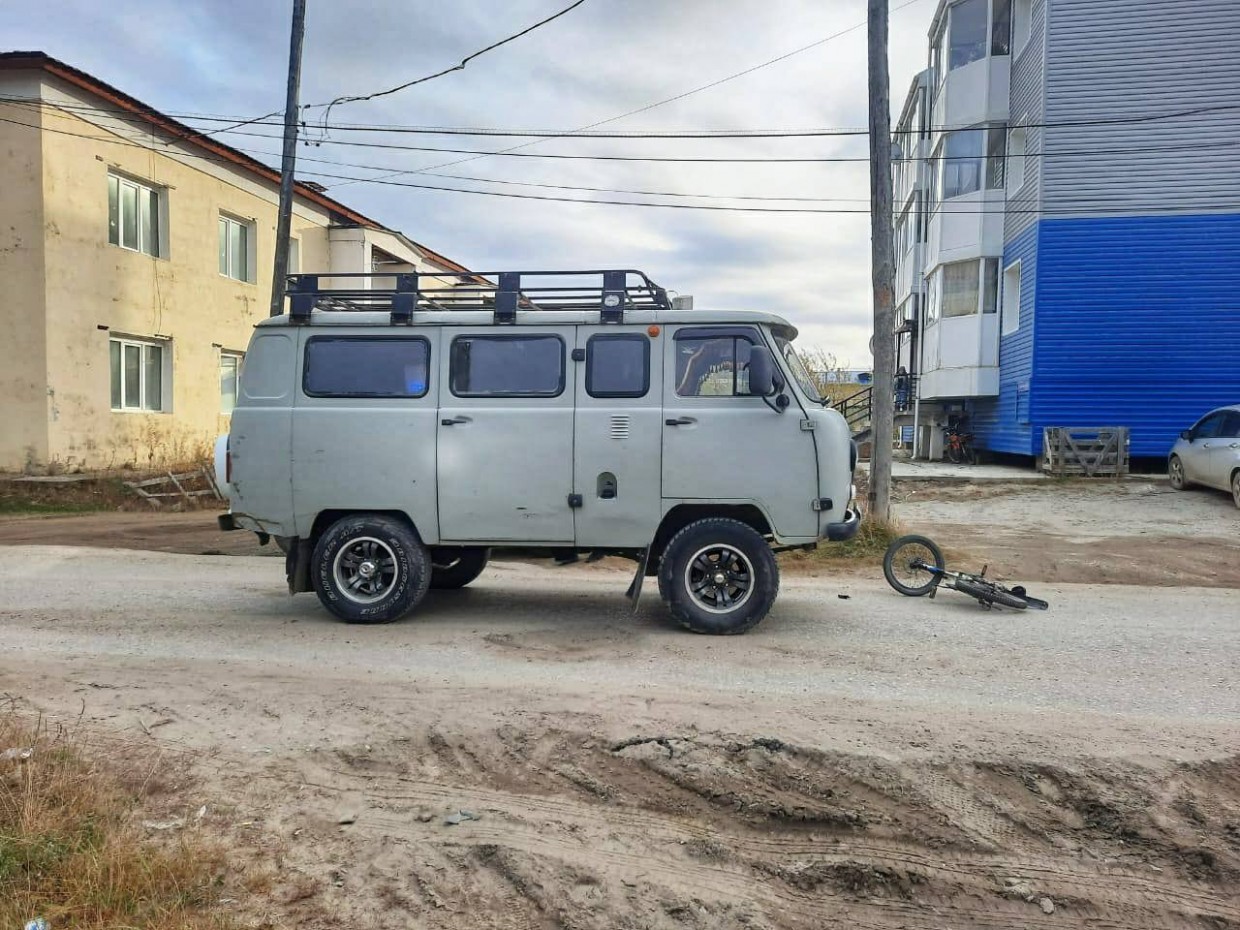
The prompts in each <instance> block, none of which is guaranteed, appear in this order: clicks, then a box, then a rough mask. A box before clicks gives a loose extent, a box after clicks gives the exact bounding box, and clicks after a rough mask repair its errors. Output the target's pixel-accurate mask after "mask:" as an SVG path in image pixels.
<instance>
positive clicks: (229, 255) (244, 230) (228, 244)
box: [220, 214, 254, 283]
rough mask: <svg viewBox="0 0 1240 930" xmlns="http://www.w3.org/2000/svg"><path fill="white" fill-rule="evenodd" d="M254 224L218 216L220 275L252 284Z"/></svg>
mask: <svg viewBox="0 0 1240 930" xmlns="http://www.w3.org/2000/svg"><path fill="white" fill-rule="evenodd" d="M253 246H254V224H253V223H247V222H246V221H244V220H238V219H234V218H233V217H231V216H224V215H223V214H221V215H220V274H222V275H224V276H225V277H227V278H233V279H234V280H237V281H248V282H250V283H253V281H254V276H253V274H252V271H253V268H252V265H253V258H252V255H253Z"/></svg>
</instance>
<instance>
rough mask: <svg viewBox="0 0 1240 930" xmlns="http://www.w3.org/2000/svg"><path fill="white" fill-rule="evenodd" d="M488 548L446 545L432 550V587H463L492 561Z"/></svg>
mask: <svg viewBox="0 0 1240 930" xmlns="http://www.w3.org/2000/svg"><path fill="white" fill-rule="evenodd" d="M490 558H491V553H490V551H489V550H487V549H464V548H458V547H455V546H444V547H442V548H435V549H432V550H431V587H432V588H434V589H436V590H439V591H451V590H455V589H456V588H463V587H465V585H467V584H469V583H470V582H471V581H473V580H474V579H475V578H477V577H478V576H479V575H481V574H482V572H483V569H485V568H486V567H487V562H488V561H490Z"/></svg>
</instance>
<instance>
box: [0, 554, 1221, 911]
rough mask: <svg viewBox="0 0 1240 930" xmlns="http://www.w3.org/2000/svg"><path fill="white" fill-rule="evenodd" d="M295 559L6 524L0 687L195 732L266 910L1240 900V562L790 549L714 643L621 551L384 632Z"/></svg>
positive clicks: (143, 726)
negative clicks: (352, 616) (923, 584)
mask: <svg viewBox="0 0 1240 930" xmlns="http://www.w3.org/2000/svg"><path fill="white" fill-rule="evenodd" d="M280 568H281V566H280V565H279V564H278V563H276V562H275V561H274V560H271V559H268V558H251V557H230V558H224V557H211V556H185V555H169V554H163V553H152V552H131V551H125V550H98V549H89V548H67V547H55V546H10V547H5V548H0V655H3V656H5V657H6V659H5V660H4V661H3V662H0V691H4V692H7V693H8V694H10V695H17V696H21V699H22V702H23V703H24V704H25V705H26V706H28V707H31V708H33V709H38V710H39V711H42V712H45V713H47V714H50V715H52V719H56V718H57V717H58V716H73V715H77V714H83V715H84V716H85V718H86V719H87V720H88V721H90V722H91V723H92V724H93V725H97V726H99V727H101V728H103V730H104V731H105V732H107V733H110V734H112V736H114V737H115V738H116V739H118V740H121V741H124V740H138V741H143V742H146V741H150V740H154V741H156V742H157V743H158V744H159V745H161V746H164V747H166V748H167V750H168V751H169V752H170V753H182V754H185V756H186V757H187V758H188V759H191V760H192V768H193V771H194V772H195V773H196V774H195V780H194V781H193V783H192V784H191V785H190V786H189V787H187V788H186V791H187V795H186V798H185V803H186V805H187V807H190V808H192V809H196V808H197V806H198V805H199V804H200V803H205V804H208V805H209V807H210V810H211V811H212V814H211V816H210V818H208V821H207V826H208V827H209V828H210V829H212V830H215V831H217V832H218V833H219V834H220V835H221V836H222V837H224V838H225V839H226V841H227V842H229V843H230V844H231V845H232V847H233V848H234V850H235V851H236V855H237V859H238V861H239V862H242V861H248V860H262V861H265V862H269V863H270V862H275V863H277V865H276V869H277V879H276V881H275V884H274V885H273V887H272V888H271V889H269V891H268V893H267V894H265V895H263V896H257V895H252V896H248V897H247V896H242V897H241V898H239V899H238V900H237V901H236V903H235V904H234V905H233V906H234V907H235V908H236V909H237V912H238V914H239V915H240V916H241V917H242V918H244V919H247V920H254V921H261V920H267V921H270V922H271V923H272V924H274V925H276V926H299V927H329V926H331V927H334V926H342V925H347V924H351V925H355V924H358V923H360V922H362V921H366V922H367V923H368V924H370V925H375V926H385V927H387V926H394V927H403V926H408V927H430V928H449V927H511V928H534V927H553V926H555V927H574V928H576V927H580V928H587V927H588V928H594V927H597V928H600V930H601V928H612V927H653V928H665V927H666V928H673V927H675V928H680V927H693V928H698V927H700V928H708V927H709V928H715V927H726V928H733V927H735V928H742V927H744V928H759V927H767V928H775V927H790V928H791V927H796V928H801V927H805V928H810V927H815V928H816V927H822V926H828V925H832V924H835V923H841V924H842V923H849V924H854V925H856V926H857V927H860V928H895V927H902V926H908V927H914V926H926V927H948V926H950V927H987V928H990V927H993V928H999V927H1004V928H1010V927H1013V926H1022V927H1042V926H1046V927H1050V926H1069V927H1085V926H1091V927H1094V926H1104V927H1159V928H1166V927H1205V926H1211V927H1224V926H1229V925H1231V924H1233V923H1237V922H1240V905H1238V904H1237V902H1236V899H1235V896H1234V889H1235V887H1237V882H1240V839H1238V837H1240V761H1238V759H1240V757H1238V755H1237V753H1238V751H1240V730H1237V727H1236V720H1238V719H1240V689H1237V688H1236V685H1235V674H1234V669H1235V667H1236V661H1237V658H1238V657H1240V624H1237V622H1236V617H1237V610H1236V601H1235V592H1234V591H1227V590H1222V589H1219V588H1180V589H1170V588H1153V589H1151V588H1132V587H1126V586H1122V585H1109V586H1093V585H1075V584H1049V585H1045V586H1039V588H1037V589H1036V590H1035V591H1034V593H1036V594H1039V595H1042V596H1045V597H1046V598H1047V599H1048V600H1049V601H1051V604H1052V608H1051V610H1050V611H1049V612H1046V613H1036V614H1021V613H1013V612H1005V611H989V612H988V611H983V610H981V609H980V608H978V606H977V605H976V604H975V603H973V602H972V601H969V600H967V599H965V598H963V597H961V596H958V595H955V594H952V593H943V594H941V595H940V596H939V597H938V598H936V599H934V600H929V599H920V600H910V599H906V598H902V597H900V596H898V595H896V594H895V593H894V592H892V591H891V590H890V589H888V588H886V586H885V585H884V584H883V583H882V582H881V581H874V580H871V579H870V578H867V577H861V576H857V575H839V576H837V577H828V578H816V579H814V578H803V577H802V578H787V579H785V584H784V587H783V591H782V593H781V597H780V600H779V602H778V604H777V605H776V608H775V610H774V612H773V613H772V615H771V616H770V617H769V618H767V620H766V621H764V623H763V624H762V625H761V626H759V627H758V628H757V629H756V630H755V631H754V632H753V633H751V634H749V635H747V636H744V637H737V638H706V637H695V636H692V635H690V634H687V633H683V632H680V631H679V630H677V629H675V628H674V627H673V626H672V625H671V623H670V622H669V621H668V620H667V619H666V617H665V614H664V612H663V609H662V605H660V604H659V602H658V599H657V596H655V595H653V593H652V588H651V589H648V590H647V599H646V600H645V601H644V602H643V605H642V608H641V609H640V611H639V612H638V613H637V614H636V616H634V615H633V614H632V613H631V612H630V611H629V610H628V608H627V605H626V602H625V601H624V600H623V598H622V596H621V595H622V592H623V590H624V587H625V585H626V584H627V575H626V574H625V573H623V572H621V571H618V570H615V569H613V568H611V567H609V566H607V565H591V566H584V565H582V566H575V567H572V568H567V569H551V568H543V567H539V566H530V565H517V564H511V565H505V564H499V565H496V566H494V567H493V568H492V569H489V570H488V571H487V572H486V573H485V574H484V575H483V577H482V578H481V579H480V580H479V581H478V582H477V583H476V586H474V587H472V588H470V589H467V590H465V591H461V592H444V593H439V594H436V595H435V596H433V597H432V598H431V599H429V600H428V602H427V603H426V604H425V605H424V609H422V610H421V611H420V612H419V613H418V614H417V615H416V616H414V617H410V618H409V619H407V620H406V621H403V622H400V623H397V624H394V625H390V626H379V627H352V626H345V625H341V624H338V623H336V622H334V621H333V620H332V619H331V618H330V617H328V615H327V614H325V613H324V612H323V611H322V610H321V609H320V608H319V606H318V604H317V601H316V600H315V599H314V597H313V596H311V595H301V596H298V597H296V598H289V597H288V596H287V594H286V593H285V592H284V589H283V577H282V574H281V571H280ZM461 810H467V811H469V812H470V813H471V814H476V815H478V817H479V818H480V819H478V820H473V819H468V818H464V822H461V823H457V824H450V823H449V820H448V817H449V815H450V814H452V813H454V812H458V811H461ZM456 819H458V820H461V819H463V818H460V817H458V818H456Z"/></svg>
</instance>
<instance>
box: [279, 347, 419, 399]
mask: <svg viewBox="0 0 1240 930" xmlns="http://www.w3.org/2000/svg"><path fill="white" fill-rule="evenodd" d="M430 354H431V350H430V343H429V342H427V341H426V340H425V339H420V338H416V337H398V338H397V337H386V338H382V339H376V338H373V337H371V336H311V337H310V339H309V340H307V342H306V365H305V370H304V371H303V373H302V389H303V390H304V391H305V392H306V394H308V395H309V396H311V397H422V396H424V395H425V394H426V392H427V390H428V388H429V383H428V379H427V372H428V368H429V363H430Z"/></svg>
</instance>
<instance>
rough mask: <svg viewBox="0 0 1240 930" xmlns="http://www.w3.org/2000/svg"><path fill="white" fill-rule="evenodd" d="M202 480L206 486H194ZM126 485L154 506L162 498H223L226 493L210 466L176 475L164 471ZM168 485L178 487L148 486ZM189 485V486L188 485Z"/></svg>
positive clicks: (127, 482)
mask: <svg viewBox="0 0 1240 930" xmlns="http://www.w3.org/2000/svg"><path fill="white" fill-rule="evenodd" d="M196 482H201V483H203V484H205V485H206V487H205V488H192V484H193V483H196ZM124 484H125V487H127V488H129V490H131V491H133V492H134V493H135V494H137V495H138V496H139V497H141V498H142V499H143V500H145V501H146V502H147V503H148V504H150V505H151V506H152V507H158V506H160V505H161V503H162V501H161V500H160V499H161V498H167V497H180V498H183V499H184V500H189V499H190V498H194V497H207V496H208V495H209V496H211V497H214V498H215V499H216V500H223V499H224V495H223V494H221V493H220V489H219V486H218V485H216V483H215V476H214V475H213V474H212V473H211V468H210V467H209V466H207V467H203V468H201V469H199V470H197V471H187V472H181V473H180V474H177V475H174V474H173V473H172V472H170V471H167V472H164V473H163V475H161V476H159V477H158V478H147V479H146V480H145V481H126V482H124ZM168 485H171V486H172V487H174V488H176V490H175V491H165V490H160V491H151V490H148V488H159V487H163V488H166V487H168ZM187 485H188V486H187Z"/></svg>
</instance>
